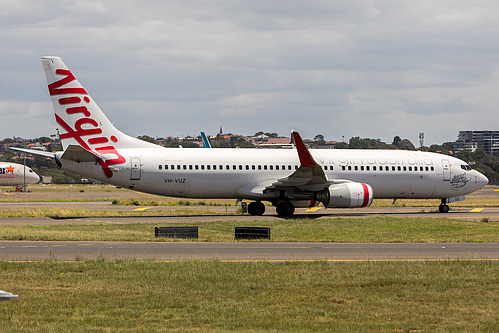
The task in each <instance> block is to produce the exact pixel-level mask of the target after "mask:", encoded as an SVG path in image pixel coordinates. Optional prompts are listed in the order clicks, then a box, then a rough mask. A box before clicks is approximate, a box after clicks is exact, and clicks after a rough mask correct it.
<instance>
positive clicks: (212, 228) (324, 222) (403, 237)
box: [0, 216, 499, 243]
mask: <svg viewBox="0 0 499 333" xmlns="http://www.w3.org/2000/svg"><path fill="white" fill-rule="evenodd" d="M63 223H64V220H61V225H23V226H2V227H1V229H0V239H5V240H20V239H22V240H51V241H55V240H59V241H73V240H80V241H171V240H168V239H166V238H162V237H159V238H155V237H154V227H157V226H161V227H167V226H178V225H179V224H178V223H158V224H154V223H153V224H140V223H136V224H100V223H94V224H86V225H81V224H79V225H69V224H63ZM115 223H116V222H115ZM118 223H119V222H118ZM182 225H186V226H188V225H197V226H199V241H208V242H228V241H234V227H236V226H259V227H269V228H271V237H272V241H279V242H351V243H380V242H382V243H388V242H398V243H431V242H437V243H440V242H443V243H456V242H458V243H473V242H484V243H490V242H492V243H494V242H498V241H499V237H498V235H499V224H498V223H489V222H481V221H464V220H451V219H447V218H439V219H436V218H426V219H425V218H400V217H391V216H373V217H368V218H352V219H350V218H349V219H344V218H334V219H331V218H317V219H289V220H281V219H276V220H272V221H258V220H255V221H248V222H240V221H239V222H238V221H220V222H202V223H197V224H196V223H182ZM176 241H178V240H176Z"/></svg>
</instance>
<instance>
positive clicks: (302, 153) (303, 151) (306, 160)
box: [292, 131, 319, 167]
mask: <svg viewBox="0 0 499 333" xmlns="http://www.w3.org/2000/svg"><path fill="white" fill-rule="evenodd" d="M292 134H293V139H294V141H295V145H296V150H297V151H298V157H299V158H300V164H301V166H306V167H317V166H319V165H318V164H317V163H316V162H315V161H314V158H313V157H312V155H310V152H309V151H308V149H307V147H306V146H305V144H304V143H303V140H302V139H301V136H300V134H299V133H298V132H295V131H293V133H292Z"/></svg>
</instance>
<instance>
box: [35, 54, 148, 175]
mask: <svg viewBox="0 0 499 333" xmlns="http://www.w3.org/2000/svg"><path fill="white" fill-rule="evenodd" d="M42 63H43V69H44V70H45V76H46V78H47V84H48V89H49V94H50V97H51V99H52V105H53V107H54V113H55V120H56V122H57V123H58V124H59V126H60V127H59V130H60V134H59V136H60V138H61V143H62V148H63V150H64V154H63V155H62V156H61V158H63V159H70V160H74V161H89V160H92V159H94V160H95V161H96V162H98V163H99V164H100V165H101V167H102V169H103V171H104V174H105V175H106V177H108V178H110V177H112V175H113V173H112V171H111V170H110V168H109V166H110V165H114V164H122V163H125V162H126V160H125V158H124V157H123V156H122V155H121V154H120V153H119V152H118V150H119V149H122V148H152V147H157V146H156V145H154V144H152V143H149V142H145V141H142V140H139V139H136V138H133V137H130V136H128V135H126V134H123V133H122V132H120V131H119V130H117V129H116V127H114V125H113V124H112V123H111V122H110V121H109V119H108V118H107V117H106V115H105V114H104V113H103V112H102V110H101V109H100V108H99V106H98V105H97V104H96V103H95V101H94V100H93V98H92V97H90V95H89V94H88V92H87V91H86V90H85V88H83V86H82V85H81V84H80V82H78V80H77V79H76V78H75V76H74V75H73V73H71V71H70V70H69V69H68V68H67V66H66V65H65V64H64V63H63V62H62V59H61V58H59V57H42Z"/></svg>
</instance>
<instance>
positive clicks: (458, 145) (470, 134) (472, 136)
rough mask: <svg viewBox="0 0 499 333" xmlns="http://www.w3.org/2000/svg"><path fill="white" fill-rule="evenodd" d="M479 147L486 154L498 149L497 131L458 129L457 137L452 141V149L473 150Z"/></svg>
mask: <svg viewBox="0 0 499 333" xmlns="http://www.w3.org/2000/svg"><path fill="white" fill-rule="evenodd" d="M478 147H481V148H483V149H484V150H485V152H487V153H488V154H493V153H494V152H496V151H499V131H459V136H458V139H457V140H456V141H455V142H454V151H455V152H459V151H461V150H465V149H467V150H471V151H475V150H476V149H477V148H478Z"/></svg>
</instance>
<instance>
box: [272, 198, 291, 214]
mask: <svg viewBox="0 0 499 333" xmlns="http://www.w3.org/2000/svg"><path fill="white" fill-rule="evenodd" d="M275 208H276V212H277V215H279V216H282V217H287V216H293V214H294V213H295V206H294V205H293V204H292V203H291V202H289V201H281V202H279V203H278V204H277V205H276V207H275Z"/></svg>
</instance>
